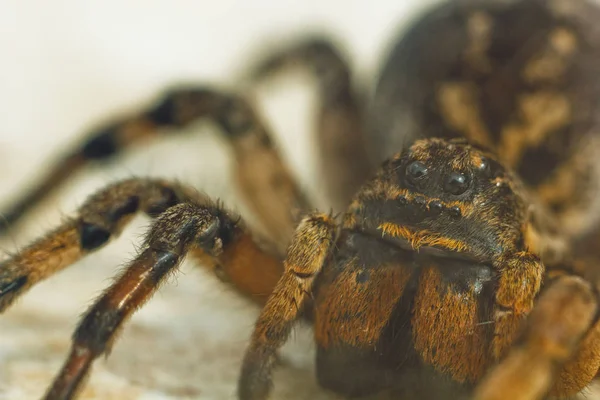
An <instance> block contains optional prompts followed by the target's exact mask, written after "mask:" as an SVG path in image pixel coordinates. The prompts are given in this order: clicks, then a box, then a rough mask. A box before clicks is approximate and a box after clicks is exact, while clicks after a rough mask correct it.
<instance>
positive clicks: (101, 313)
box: [45, 202, 281, 400]
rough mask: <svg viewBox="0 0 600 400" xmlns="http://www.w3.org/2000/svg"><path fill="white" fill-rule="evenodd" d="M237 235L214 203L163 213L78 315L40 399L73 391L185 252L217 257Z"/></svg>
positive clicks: (233, 223) (53, 398) (230, 247)
mask: <svg viewBox="0 0 600 400" xmlns="http://www.w3.org/2000/svg"><path fill="white" fill-rule="evenodd" d="M236 231H238V232H236ZM239 236H240V232H239V227H238V225H237V223H236V221H235V220H233V219H231V217H230V216H229V215H228V214H227V213H225V212H224V211H223V210H222V209H220V208H218V207H215V206H210V205H209V206H207V205H202V204H198V203H193V202H186V203H181V204H178V205H175V206H173V207H171V208H169V209H168V210H167V211H165V212H164V213H162V214H161V215H160V216H159V217H158V218H157V219H156V221H155V222H154V223H153V225H152V227H151V228H150V230H149V232H148V233H147V235H146V238H145V241H144V244H143V245H142V248H141V250H140V252H139V253H138V255H137V257H136V258H135V259H134V260H133V261H132V262H131V263H130V264H129V265H128V266H127V267H126V269H125V270H124V271H123V272H122V273H121V274H120V275H119V276H118V278H117V279H116V281H115V282H114V283H113V284H112V285H111V286H110V287H109V288H108V289H107V290H106V291H105V292H104V293H103V295H102V296H101V297H100V298H99V299H98V300H97V301H96V302H95V303H94V304H93V305H92V307H91V308H90V309H89V310H88V312H87V313H86V314H85V315H84V316H83V318H82V320H81V321H80V323H79V325H78V327H77V328H76V330H75V332H74V334H73V339H72V346H71V351H70V354H69V356H68V358H67V360H66V362H65V364H64V366H63V368H62V369H61V371H60V372H59V374H58V376H57V378H56V379H55V380H54V383H53V384H52V386H51V387H50V389H49V390H48V392H47V394H46V396H45V398H46V399H48V400H59V399H60V400H63V399H64V400H66V399H72V398H74V397H75V396H76V394H77V393H78V391H79V389H80V388H81V386H82V383H83V382H84V380H85V377H86V376H87V374H88V373H89V371H90V369H91V366H92V363H93V361H94V360H95V359H96V358H98V357H99V356H100V355H102V354H107V353H109V352H110V349H111V347H112V345H113V344H114V341H115V340H116V337H117V334H118V332H119V331H120V329H121V328H122V326H123V324H124V322H125V321H126V320H127V319H128V318H129V317H130V316H131V315H132V314H133V313H134V312H135V310H137V309H138V308H140V307H141V306H142V305H143V304H144V303H145V302H146V301H147V300H148V299H149V298H150V297H151V296H152V295H153V294H154V293H155V292H156V290H157V288H158V287H159V286H160V284H162V283H163V282H164V281H165V278H166V277H167V276H168V275H169V274H172V273H174V272H175V271H176V269H177V267H178V266H179V264H180V263H181V261H182V260H183V259H184V257H185V256H186V255H187V254H188V253H190V252H191V251H192V250H194V251H196V252H202V253H204V254H206V255H207V256H212V257H215V258H219V257H220V256H221V255H222V254H224V253H227V252H231V251H236V250H238V251H239V248H238V249H236V246H238V245H239ZM264 261H265V258H264V257H263V258H262V259H261V258H260V257H259V258H254V259H253V260H250V262H252V263H254V268H255V270H254V273H255V274H260V273H261V272H262V271H258V270H256V268H259V269H262V268H263V266H264V265H262V264H260V263H263V262H264ZM279 265H281V264H279ZM278 275H280V274H278ZM276 278H277V277H275V279H273V280H272V282H273V285H274V284H275V282H276V281H277V279H276ZM266 279H269V278H268V277H266ZM263 286H264V284H263ZM264 294H265V293H263V295H264Z"/></svg>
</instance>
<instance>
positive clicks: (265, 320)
mask: <svg viewBox="0 0 600 400" xmlns="http://www.w3.org/2000/svg"><path fill="white" fill-rule="evenodd" d="M336 232H337V227H336V224H335V222H334V221H333V220H332V219H331V218H330V217H328V216H326V215H323V214H314V215H310V216H308V217H306V218H304V219H303V220H302V222H301V223H300V225H299V226H298V229H297V230H296V233H295V235H294V238H293V240H292V243H291V245H290V247H289V250H288V255H287V258H286V261H285V263H284V265H285V272H284V273H283V276H282V277H281V279H280V280H279V282H278V283H277V286H275V289H274V290H273V293H272V294H271V296H270V297H269V299H268V300H267V304H266V305H265V307H264V309H263V311H262V313H261V314H260V317H259V318H258V321H257V322H256V327H255V328H254V332H253V334H252V339H251V342H250V345H249V346H248V350H247V351H246V355H245V357H244V361H243V364H242V373H241V376H240V382H239V387H238V395H239V397H240V399H241V400H264V399H266V398H267V397H268V395H269V393H270V391H271V386H272V382H271V372H272V370H273V367H274V364H275V359H276V352H277V350H278V349H279V348H280V347H281V346H282V345H283V344H284V343H285V341H286V340H287V338H288V336H289V334H290V332H291V329H292V326H293V324H294V323H295V322H296V320H297V319H298V317H299V316H300V312H301V311H302V308H303V306H304V304H305V302H306V300H307V299H308V298H309V297H310V296H311V293H312V287H313V283H314V281H315V279H316V278H317V276H318V275H319V272H320V271H321V269H322V268H323V265H324V264H325V261H326V259H327V257H328V255H329V253H330V251H331V249H332V246H333V242H334V240H335V237H336Z"/></svg>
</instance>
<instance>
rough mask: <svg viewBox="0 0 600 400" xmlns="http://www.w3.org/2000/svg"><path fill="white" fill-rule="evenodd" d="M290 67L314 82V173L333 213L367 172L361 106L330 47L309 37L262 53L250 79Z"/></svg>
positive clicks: (343, 63)
mask: <svg viewBox="0 0 600 400" xmlns="http://www.w3.org/2000/svg"><path fill="white" fill-rule="evenodd" d="M295 66H300V67H303V68H305V69H307V70H308V71H309V72H310V73H311V74H312V75H313V76H314V77H315V78H316V81H317V87H318V94H319V100H320V105H319V111H318V116H317V126H316V134H317V137H316V138H317V148H318V152H319V162H320V170H321V173H322V175H323V177H324V179H325V182H324V183H325V185H324V188H325V190H327V192H328V193H327V195H328V198H329V199H330V201H331V202H332V204H333V207H334V209H336V210H337V211H342V210H345V209H346V207H347V206H348V203H349V201H350V198H351V197H352V196H353V195H354V194H355V193H356V192H357V191H358V189H359V188H360V186H361V185H362V184H363V183H364V182H365V181H366V180H367V179H368V178H369V176H370V174H371V172H372V171H373V165H372V164H371V163H370V161H369V159H368V156H367V154H368V153H367V149H366V145H367V143H366V140H365V137H364V129H363V128H364V127H363V115H362V114H363V107H362V104H361V102H360V98H359V96H357V94H356V93H355V91H354V88H353V87H352V79H351V71H350V67H349V65H348V63H347V62H346V61H345V60H344V58H343V57H342V55H341V54H340V52H339V50H338V49H337V48H336V47H335V46H334V45H333V44H332V43H330V42H328V41H326V40H323V39H311V40H306V41H303V42H301V43H298V44H296V45H295V46H290V47H287V48H283V49H280V50H279V51H274V52H272V53H271V54H268V55H267V56H266V57H265V58H263V59H262V60H259V62H258V64H257V66H256V67H255V68H254V69H253V70H252V71H251V75H250V78H251V80H254V81H262V80H264V79H266V78H269V77H270V76H272V74H274V73H277V72H280V71H281V70H284V69H286V68H289V67H295Z"/></svg>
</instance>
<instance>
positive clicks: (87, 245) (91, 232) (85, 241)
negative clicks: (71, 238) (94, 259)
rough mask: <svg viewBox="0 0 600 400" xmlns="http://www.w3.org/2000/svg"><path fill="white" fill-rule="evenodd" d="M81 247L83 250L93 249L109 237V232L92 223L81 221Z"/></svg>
mask: <svg viewBox="0 0 600 400" xmlns="http://www.w3.org/2000/svg"><path fill="white" fill-rule="evenodd" d="M79 234H80V239H79V242H80V244H81V248H82V249H84V250H88V251H89V250H95V249H97V248H98V247H100V246H102V245H103V244H105V243H106V242H108V239H109V238H110V232H109V231H107V230H106V229H104V228H101V227H99V226H96V225H94V224H88V223H86V222H83V223H82V224H81V226H80V228H79Z"/></svg>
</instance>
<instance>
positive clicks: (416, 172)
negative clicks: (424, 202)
mask: <svg viewBox="0 0 600 400" xmlns="http://www.w3.org/2000/svg"><path fill="white" fill-rule="evenodd" d="M425 175H427V167H426V166H425V164H423V163H422V162H420V161H413V162H411V163H410V164H408V166H407V167H406V178H407V179H408V181H409V182H410V183H412V184H413V185H416V184H417V183H418V182H419V181H420V180H421V179H422V178H423V177H424V176H425Z"/></svg>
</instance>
